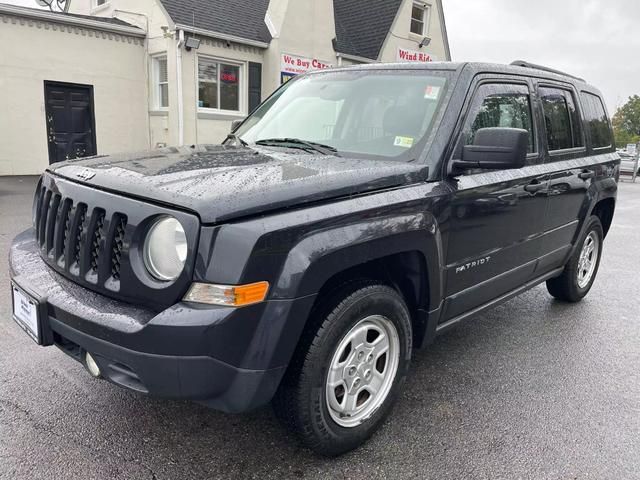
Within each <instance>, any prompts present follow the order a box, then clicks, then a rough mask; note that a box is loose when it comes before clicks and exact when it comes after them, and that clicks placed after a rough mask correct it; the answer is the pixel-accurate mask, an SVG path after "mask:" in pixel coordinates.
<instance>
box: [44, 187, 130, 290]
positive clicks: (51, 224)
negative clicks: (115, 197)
mask: <svg viewBox="0 0 640 480" xmlns="http://www.w3.org/2000/svg"><path fill="white" fill-rule="evenodd" d="M34 226H35V230H36V239H37V241H38V245H39V246H40V249H41V253H42V256H43V258H45V259H46V260H47V261H48V262H49V263H53V264H55V265H56V266H57V267H58V268H59V269H62V270H64V272H66V273H68V274H70V275H71V276H72V277H81V278H83V279H84V280H85V281H87V282H89V283H93V284H97V283H98V282H102V283H103V284H104V285H105V288H108V289H110V290H113V291H118V290H119V288H120V257H121V256H122V251H123V248H124V238H125V231H126V226H127V217H126V215H124V214H122V213H119V212H115V213H113V214H110V215H109V216H107V214H106V211H105V209H103V208H100V207H91V208H89V206H88V205H87V204H86V203H82V202H74V200H73V199H71V198H64V197H62V195H60V194H59V193H55V192H53V191H51V190H49V189H48V188H46V187H44V186H43V187H41V189H40V191H39V192H38V198H37V200H36V217H35V225H34Z"/></svg>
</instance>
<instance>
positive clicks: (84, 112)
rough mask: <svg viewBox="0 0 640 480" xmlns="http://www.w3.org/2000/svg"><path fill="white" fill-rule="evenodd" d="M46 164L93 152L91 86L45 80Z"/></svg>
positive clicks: (86, 155) (93, 121)
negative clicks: (47, 153)
mask: <svg viewBox="0 0 640 480" xmlns="http://www.w3.org/2000/svg"><path fill="white" fill-rule="evenodd" d="M44 98H45V114H46V120H47V143H48V147H49V163H55V162H62V161H64V160H69V159H73V158H79V157H88V156H91V155H95V154H96V153H97V152H96V133H95V116H94V108H93V87H92V86H91V85H78V84H73V83H60V82H50V81H45V83H44Z"/></svg>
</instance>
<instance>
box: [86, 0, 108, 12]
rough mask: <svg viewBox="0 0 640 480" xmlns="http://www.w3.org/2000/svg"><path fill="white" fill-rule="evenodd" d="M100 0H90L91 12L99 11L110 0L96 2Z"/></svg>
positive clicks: (105, 6)
mask: <svg viewBox="0 0 640 480" xmlns="http://www.w3.org/2000/svg"><path fill="white" fill-rule="evenodd" d="M99 1H100V0H91V12H92V13H93V12H95V11H100V10H102V9H103V8H107V6H108V5H109V4H110V3H111V0H104V1H103V2H102V3H98V2H99Z"/></svg>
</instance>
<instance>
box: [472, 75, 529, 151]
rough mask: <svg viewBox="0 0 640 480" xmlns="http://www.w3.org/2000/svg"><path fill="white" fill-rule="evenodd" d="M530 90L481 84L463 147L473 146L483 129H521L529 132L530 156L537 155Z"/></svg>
mask: <svg viewBox="0 0 640 480" xmlns="http://www.w3.org/2000/svg"><path fill="white" fill-rule="evenodd" d="M532 125H533V122H532V115H531V100H530V97H529V88H528V87H527V86H525V85H516V84H506V83H496V84H483V85H481V86H480V87H479V88H478V90H477V92H476V94H475V97H474V99H473V102H472V105H471V107H470V109H469V117H468V119H467V125H466V126H465V128H464V131H463V144H464V145H472V144H473V142H474V139H475V135H476V132H477V131H478V130H480V129H481V128H491V127H506V128H521V129H523V130H527V131H528V132H529V153H533V152H535V142H534V140H533V138H534V137H533V127H532Z"/></svg>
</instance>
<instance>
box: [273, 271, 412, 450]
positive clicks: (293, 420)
mask: <svg viewBox="0 0 640 480" xmlns="http://www.w3.org/2000/svg"><path fill="white" fill-rule="evenodd" d="M322 303H323V304H325V305H324V307H325V308H324V309H321V310H318V311H317V312H316V315H314V317H313V318H312V319H311V320H310V321H311V325H310V329H309V330H307V331H306V332H305V335H304V336H303V339H302V340H301V344H300V346H299V348H298V351H297V352H296V354H295V356H294V358H293V359H292V361H291V364H290V368H289V370H288V371H287V374H286V375H285V379H284V380H283V383H282V385H281V387H280V389H279V390H278V393H277V394H276V397H275V398H274V409H275V411H276V414H277V415H278V417H279V418H280V419H281V420H283V421H284V423H285V424H286V425H288V426H289V427H290V428H292V429H293V430H294V431H295V432H296V433H297V434H298V435H299V436H300V438H301V439H302V441H303V443H304V444H305V445H307V446H308V447H310V448H312V449H313V450H315V451H317V452H319V453H322V454H324V455H339V454H342V453H344V452H347V451H349V450H352V449H354V448H356V447H357V446H359V445H360V444H362V443H363V442H364V441H366V440H367V439H368V438H369V437H370V436H371V435H372V434H373V433H374V432H375V431H376V430H377V428H378V427H379V426H380V425H381V424H382V422H383V421H384V419H385V418H386V416H387V415H388V414H389V412H390V410H391V407H392V405H393V403H394V401H395V399H396V397H397V394H398V392H399V390H400V386H401V384H402V382H403V380H404V377H405V375H406V373H407V370H408V367H409V361H410V355H411V322H410V318H409V313H408V310H407V307H406V305H405V303H404V301H403V299H402V297H401V296H400V295H399V294H398V293H397V292H396V291H395V290H393V289H392V288H390V287H388V286H385V285H379V284H373V283H370V282H357V283H355V284H350V285H347V286H345V287H343V288H341V289H339V290H338V291H337V292H336V294H335V295H332V296H331V297H329V298H327V299H326V302H322Z"/></svg>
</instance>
